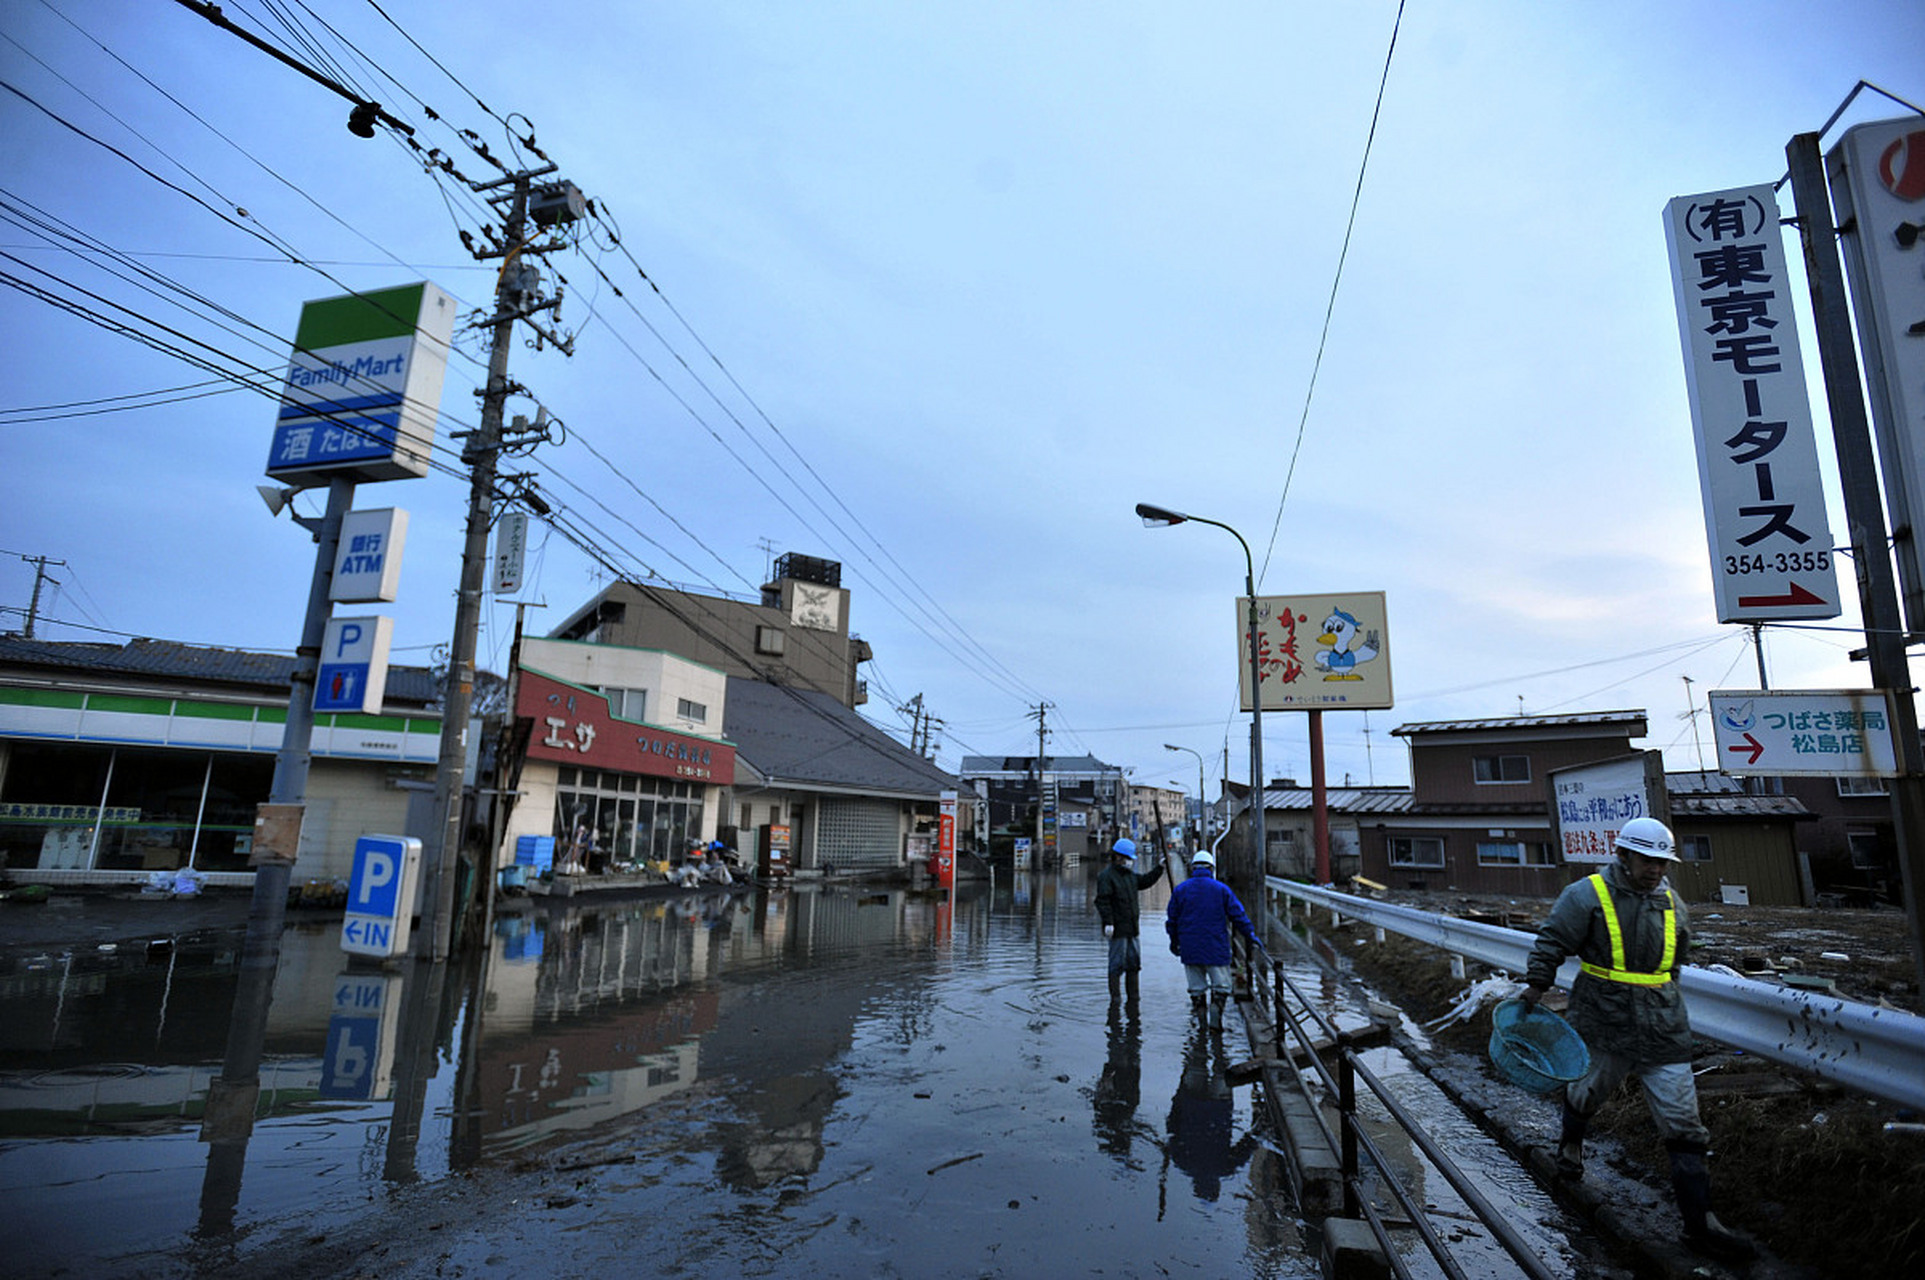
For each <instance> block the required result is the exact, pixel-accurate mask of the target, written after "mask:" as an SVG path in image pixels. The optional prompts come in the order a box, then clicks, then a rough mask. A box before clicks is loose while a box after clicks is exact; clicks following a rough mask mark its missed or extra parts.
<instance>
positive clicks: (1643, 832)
mask: <svg viewBox="0 0 1925 1280" xmlns="http://www.w3.org/2000/svg"><path fill="white" fill-rule="evenodd" d="M1616 844H1617V847H1618V848H1620V849H1628V850H1629V851H1630V852H1632V853H1641V854H1643V855H1644V856H1645V857H1647V858H1661V859H1663V860H1664V861H1666V862H1676V861H1677V860H1678V845H1677V841H1675V840H1673V839H1672V838H1671V828H1669V827H1667V826H1665V825H1664V824H1663V823H1662V822H1659V821H1658V820H1657V819H1656V818H1633V819H1631V820H1630V821H1629V822H1627V823H1625V824H1624V826H1623V827H1622V828H1621V829H1620V830H1619V831H1618V838H1617V841H1616Z"/></svg>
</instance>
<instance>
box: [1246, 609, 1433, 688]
mask: <svg viewBox="0 0 1925 1280" xmlns="http://www.w3.org/2000/svg"><path fill="white" fill-rule="evenodd" d="M1249 607H1250V598H1249V597H1248V596H1241V597H1238V599H1237V688H1238V692H1239V694H1240V695H1241V697H1242V700H1243V709H1244V710H1245V711H1248V710H1250V709H1251V703H1250V616H1249V612H1248V610H1249ZM1257 673H1258V679H1259V680H1260V681H1261V682H1262V684H1263V709H1264V710H1265V711H1370V710H1382V709H1386V708H1388V707H1391V706H1393V705H1395V702H1396V699H1395V698H1393V697H1392V696H1391V688H1390V628H1389V626H1388V625H1387V624H1386V621H1385V616H1384V593H1383V592H1381V591H1351V592H1346V593H1343V594H1339V595H1299V596H1258V597H1257Z"/></svg>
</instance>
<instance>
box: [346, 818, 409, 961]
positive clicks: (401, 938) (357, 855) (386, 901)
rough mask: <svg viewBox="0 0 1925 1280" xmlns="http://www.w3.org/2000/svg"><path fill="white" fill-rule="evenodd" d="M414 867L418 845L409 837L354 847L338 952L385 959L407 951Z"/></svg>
mask: <svg viewBox="0 0 1925 1280" xmlns="http://www.w3.org/2000/svg"><path fill="white" fill-rule="evenodd" d="M420 862H421V842H420V841H419V840H417V839H415V838H414V837H412V836H362V837H361V838H360V839H359V840H356V841H355V842H354V870H353V873H352V874H351V875H350V876H349V877H348V905H347V914H346V915H345V916H344V917H343V918H342V921H341V950H343V951H345V952H347V953H348V954H350V955H357V956H380V957H383V958H385V957H387V956H398V955H400V954H401V953H402V952H404V951H406V950H407V949H408V926H409V922H410V920H411V919H412V917H413V915H414V878H415V872H416V870H417V868H418V867H419V865H420Z"/></svg>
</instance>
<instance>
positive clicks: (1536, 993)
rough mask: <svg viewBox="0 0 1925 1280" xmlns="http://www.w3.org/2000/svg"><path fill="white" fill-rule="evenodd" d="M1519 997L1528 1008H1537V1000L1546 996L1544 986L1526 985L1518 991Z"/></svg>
mask: <svg viewBox="0 0 1925 1280" xmlns="http://www.w3.org/2000/svg"><path fill="white" fill-rule="evenodd" d="M1517 998H1518V999H1519V1000H1522V1001H1523V1002H1524V1007H1525V1008H1526V1009H1535V1008H1537V1002H1538V1001H1539V1000H1541V999H1543V998H1544V988H1542V987H1525V988H1524V989H1523V990H1522V991H1520V992H1518V993H1517Z"/></svg>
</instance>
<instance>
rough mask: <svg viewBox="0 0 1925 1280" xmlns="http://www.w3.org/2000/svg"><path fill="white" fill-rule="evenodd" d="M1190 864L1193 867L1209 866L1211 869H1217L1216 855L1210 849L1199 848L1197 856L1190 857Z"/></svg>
mask: <svg viewBox="0 0 1925 1280" xmlns="http://www.w3.org/2000/svg"><path fill="white" fill-rule="evenodd" d="M1190 865H1191V866H1193V867H1208V868H1209V869H1210V870H1212V871H1215V870H1216V855H1215V854H1214V853H1211V852H1210V851H1209V850H1208V849H1198V850H1197V852H1196V857H1194V858H1191V859H1190Z"/></svg>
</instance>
